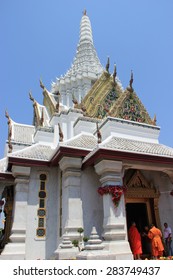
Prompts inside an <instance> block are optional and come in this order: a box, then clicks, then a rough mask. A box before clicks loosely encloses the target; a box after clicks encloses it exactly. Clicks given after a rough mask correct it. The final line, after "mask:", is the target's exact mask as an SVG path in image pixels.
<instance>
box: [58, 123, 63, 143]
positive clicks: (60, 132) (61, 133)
mask: <svg viewBox="0 0 173 280" xmlns="http://www.w3.org/2000/svg"><path fill="white" fill-rule="evenodd" d="M58 128H59V142H63V139H64V135H63V132H62V129H61V126H60V123H58Z"/></svg>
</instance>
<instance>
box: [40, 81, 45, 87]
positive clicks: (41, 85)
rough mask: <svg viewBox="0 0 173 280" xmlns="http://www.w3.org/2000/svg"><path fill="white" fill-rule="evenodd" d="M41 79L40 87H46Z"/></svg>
mask: <svg viewBox="0 0 173 280" xmlns="http://www.w3.org/2000/svg"><path fill="white" fill-rule="evenodd" d="M39 81H40V87H41V88H42V89H45V86H44V85H43V83H42V80H41V79H40V80H39Z"/></svg>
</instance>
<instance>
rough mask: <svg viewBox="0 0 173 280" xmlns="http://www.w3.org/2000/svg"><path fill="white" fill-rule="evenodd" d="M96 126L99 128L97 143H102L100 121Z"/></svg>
mask: <svg viewBox="0 0 173 280" xmlns="http://www.w3.org/2000/svg"><path fill="white" fill-rule="evenodd" d="M96 128H97V143H98V144H99V143H101V142H102V135H101V132H100V130H99V126H98V122H97V123H96Z"/></svg>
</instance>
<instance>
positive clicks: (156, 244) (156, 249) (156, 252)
mask: <svg viewBox="0 0 173 280" xmlns="http://www.w3.org/2000/svg"><path fill="white" fill-rule="evenodd" d="M148 237H149V238H150V239H151V247H152V248H151V249H152V255H153V256H154V257H158V256H162V255H163V251H164V247H163V243H162V240H161V238H162V233H161V231H160V229H158V228H156V227H152V228H151V229H150V230H149V232H148Z"/></svg>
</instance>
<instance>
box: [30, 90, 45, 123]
mask: <svg viewBox="0 0 173 280" xmlns="http://www.w3.org/2000/svg"><path fill="white" fill-rule="evenodd" d="M29 98H30V100H31V101H32V102H33V108H34V119H33V125H35V126H43V124H44V108H42V110H41V111H40V110H39V105H38V103H37V101H36V100H35V99H34V98H33V96H32V93H31V91H30V92H29Z"/></svg>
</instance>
